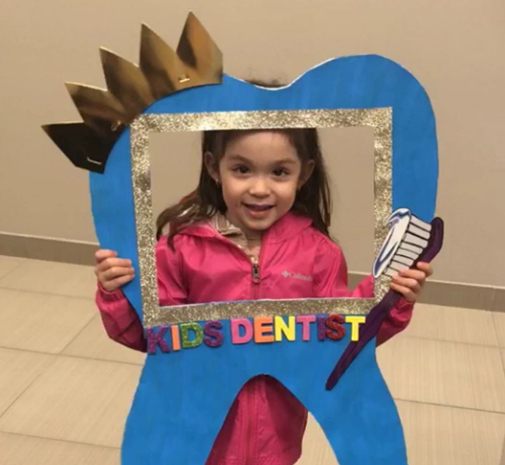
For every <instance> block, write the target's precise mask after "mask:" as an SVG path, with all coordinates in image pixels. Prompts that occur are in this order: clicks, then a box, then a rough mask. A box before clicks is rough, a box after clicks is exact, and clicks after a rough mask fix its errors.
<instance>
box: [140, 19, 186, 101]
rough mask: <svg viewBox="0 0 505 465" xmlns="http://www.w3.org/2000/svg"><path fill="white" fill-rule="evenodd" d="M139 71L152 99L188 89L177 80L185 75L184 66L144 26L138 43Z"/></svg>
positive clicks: (162, 42)
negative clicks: (150, 92) (146, 81)
mask: <svg viewBox="0 0 505 465" xmlns="http://www.w3.org/2000/svg"><path fill="white" fill-rule="evenodd" d="M140 69H141V70H142V72H143V73H144V76H145V77H146V78H147V80H148V81H149V85H150V87H151V90H152V92H153V95H154V98H155V99H159V98H161V97H164V96H166V95H168V94H171V93H172V92H174V91H176V90H179V89H182V88H184V87H188V84H189V82H188V84H186V83H183V84H181V83H180V82H179V80H184V79H183V77H184V76H185V75H186V74H187V71H186V66H185V65H184V63H183V62H182V61H181V60H180V59H179V57H178V56H177V54H176V53H175V52H174V50H173V49H172V48H171V47H169V46H168V45H167V44H166V43H165V42H164V41H163V40H162V39H161V37H160V36H158V35H157V34H156V33H155V32H154V31H152V30H151V29H150V28H149V27H148V26H146V25H145V24H143V25H142V32H141V42H140Z"/></svg>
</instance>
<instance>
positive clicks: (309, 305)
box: [131, 107, 392, 328]
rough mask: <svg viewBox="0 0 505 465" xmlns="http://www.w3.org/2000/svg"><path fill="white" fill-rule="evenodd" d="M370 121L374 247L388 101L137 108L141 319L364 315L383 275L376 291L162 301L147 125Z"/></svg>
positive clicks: (381, 227) (383, 226) (385, 177)
mask: <svg viewBox="0 0 505 465" xmlns="http://www.w3.org/2000/svg"><path fill="white" fill-rule="evenodd" d="M356 126H369V127H372V128H373V132H374V193H375V196H374V212H375V244H374V246H375V255H377V253H378V252H379V249H380V246H381V245H382V243H383V242H384V240H385V238H386V235H387V233H388V226H387V220H388V218H389V216H390V215H391V208H392V165H391V163H392V108H391V107H387V108H370V109H346V110H281V111H236V112H214V113H177V114H160V115H154V114H146V115H140V116H139V117H137V118H136V119H135V121H134V122H133V123H132V124H131V162H132V173H131V175H132V185H133V196H134V204H135V220H136V232H137V251H138V257H139V267H140V287H141V293H142V303H143V315H144V318H143V319H144V321H143V325H144V327H145V328H150V327H154V326H160V325H170V324H175V323H183V322H187V321H202V320H222V319H229V318H248V317H254V316H260V315H268V316H274V315H281V316H284V315H303V314H315V313H340V314H344V315H352V314H354V315H356V314H359V315H366V314H368V312H369V311H370V310H371V308H372V307H374V306H375V305H376V304H377V303H378V302H379V301H380V300H381V299H382V298H383V297H384V295H385V294H386V292H387V291H388V289H389V278H387V277H386V276H381V277H380V278H379V279H377V280H375V285H374V298H360V299H354V298H339V299H282V300H254V301H239V302H213V303H204V304H191V305H176V306H171V307H160V306H159V303H158V302H159V299H158V288H157V281H156V263H155V236H156V234H155V230H154V227H153V224H154V222H153V207H152V192H151V170H150V154H149V136H150V134H151V133H153V132H154V133H163V132H189V131H206V130H223V129H281V128H308V127H311V128H314V127H315V128H331V127H356Z"/></svg>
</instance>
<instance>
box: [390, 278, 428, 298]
mask: <svg viewBox="0 0 505 465" xmlns="http://www.w3.org/2000/svg"><path fill="white" fill-rule="evenodd" d="M391 282H392V283H395V284H397V285H398V286H402V287H406V288H408V289H410V290H411V291H413V292H415V293H416V294H419V293H420V292H421V288H422V283H421V282H419V281H417V280H416V279H413V278H404V277H402V276H397V277H395V278H393V280H392V281H391Z"/></svg>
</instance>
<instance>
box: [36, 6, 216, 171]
mask: <svg viewBox="0 0 505 465" xmlns="http://www.w3.org/2000/svg"><path fill="white" fill-rule="evenodd" d="M100 58H101V61H102V66H103V72H104V75H105V82H106V83H107V88H108V89H100V88H98V87H92V86H87V85H83V84H76V83H71V82H68V83H66V87H67V89H68V92H69V93H70V96H71V97H72V100H73V101H74V104H75V106H76V107H77V110H78V111H79V113H80V115H81V117H82V119H83V121H82V122H70V123H68V122H67V123H55V124H47V125H44V126H42V128H43V129H44V130H45V131H46V133H47V134H48V136H49V137H50V138H51V139H52V140H53V142H54V143H55V144H56V145H57V146H58V147H59V148H60V150H61V151H62V152H63V153H64V154H65V155H66V156H67V157H68V158H69V159H70V160H71V161H72V163H73V164H74V165H76V166H79V167H81V168H84V169H87V170H90V171H95V172H99V173H102V172H103V171H104V169H105V163H106V161H107V157H108V155H109V153H110V151H111V149H112V146H113V145H114V143H115V141H116V140H117V138H118V137H119V135H120V134H121V132H122V130H123V129H124V128H125V127H126V126H128V125H129V124H130V123H131V122H132V121H133V120H134V119H135V118H136V117H137V116H138V115H140V114H141V113H142V112H143V111H144V110H145V108H146V107H148V106H149V105H151V104H152V103H153V102H155V101H156V100H159V99H161V98H162V97H165V96H167V95H169V94H172V93H174V92H177V91H179V90H183V89H188V88H191V87H197V86H202V85H206V84H218V83H220V82H221V81H222V75H223V57H222V53H221V51H220V50H219V48H218V47H217V46H216V44H215V43H214V41H213V40H212V38H211V37H210V35H209V33H208V32H207V31H206V30H205V28H204V27H203V26H202V24H201V23H200V21H198V19H197V18H196V16H195V15H194V14H193V13H189V15H188V18H187V19H186V23H185V25H184V29H183V31H182V34H181V38H180V40H179V44H178V46H177V51H176V52H174V50H173V49H172V48H171V47H170V46H168V45H167V44H166V43H165V42H164V41H163V40H162V39H161V38H160V37H159V36H158V35H157V34H156V33H155V32H153V31H152V30H151V29H149V27H147V26H146V25H145V24H142V30H141V41H140V64H139V66H137V65H135V64H134V63H131V62H129V61H127V60H125V59H124V58H122V57H120V56H118V55H116V54H115V53H113V52H111V51H110V50H107V49H105V48H100Z"/></svg>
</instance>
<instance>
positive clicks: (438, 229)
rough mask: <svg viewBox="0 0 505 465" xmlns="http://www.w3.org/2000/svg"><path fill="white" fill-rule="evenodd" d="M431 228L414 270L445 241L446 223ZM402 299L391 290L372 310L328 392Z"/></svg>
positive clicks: (436, 220)
mask: <svg viewBox="0 0 505 465" xmlns="http://www.w3.org/2000/svg"><path fill="white" fill-rule="evenodd" d="M431 227H432V229H431V235H430V238H429V240H428V245H427V246H426V248H425V249H424V251H423V252H422V253H421V255H420V256H419V258H418V259H417V260H416V261H415V262H414V263H413V264H412V268H414V267H415V266H416V265H417V263H418V262H431V261H432V260H433V258H435V256H436V255H437V254H438V252H440V249H441V248H442V243H443V239H444V222H443V221H442V220H441V219H440V218H434V219H433V221H432V222H431ZM400 298H401V295H400V294H398V292H395V291H392V290H390V291H389V292H388V293H387V294H386V295H385V296H384V298H383V299H382V300H381V301H380V302H379V303H378V304H377V305H376V306H375V307H373V308H372V310H370V313H369V314H368V316H367V318H366V322H365V323H364V324H363V326H361V328H360V333H359V340H358V341H353V342H349V344H348V346H347V347H346V349H345V351H344V353H343V354H342V356H341V357H340V359H339V360H338V362H337V364H336V366H335V368H334V369H333V371H332V372H331V373H330V376H329V377H328V380H327V381H326V389H327V390H331V389H333V388H334V387H335V385H336V384H337V381H338V380H339V379H340V377H341V376H342V375H343V374H344V372H345V370H347V368H348V367H349V365H350V364H351V363H352V362H353V360H354V359H355V358H356V357H357V356H358V354H359V353H360V352H361V349H363V347H365V345H366V344H367V343H368V342H369V341H370V340H371V339H373V338H374V337H375V336H376V335H377V333H378V332H379V329H380V327H381V325H382V322H383V321H384V319H385V318H386V316H387V315H388V313H389V311H390V310H391V309H392V308H393V307H394V306H395V305H396V304H397V302H398V301H399V300H400Z"/></svg>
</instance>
